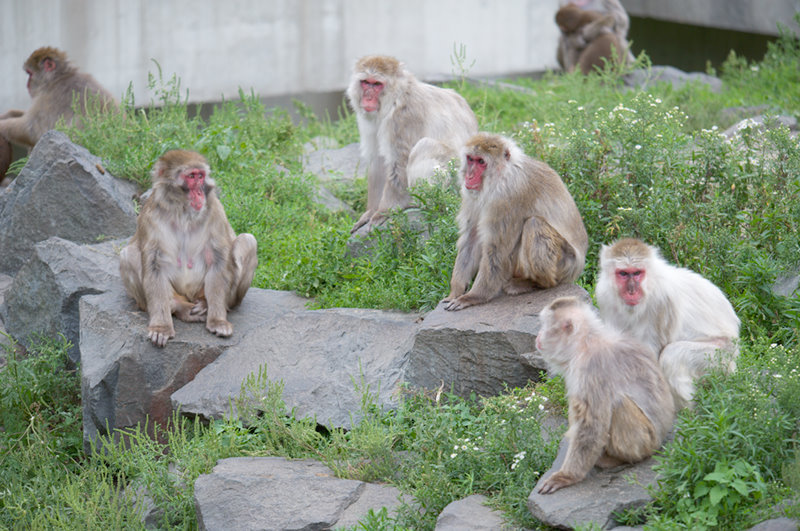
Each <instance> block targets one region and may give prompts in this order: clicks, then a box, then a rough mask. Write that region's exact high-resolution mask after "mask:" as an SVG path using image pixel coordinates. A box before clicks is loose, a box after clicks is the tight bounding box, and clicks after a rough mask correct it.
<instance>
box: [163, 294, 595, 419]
mask: <svg viewBox="0 0 800 531" xmlns="http://www.w3.org/2000/svg"><path fill="white" fill-rule="evenodd" d="M564 295H576V296H580V297H588V295H587V294H586V292H585V291H584V290H583V289H582V288H580V287H578V286H575V285H570V286H561V287H558V288H555V289H553V290H545V291H538V292H534V293H530V294H526V295H520V296H517V297H501V298H499V299H496V300H494V301H492V302H490V303H488V304H485V305H480V306H475V307H472V308H467V309H465V310H462V311H459V312H446V311H445V310H444V309H443V307H442V306H440V307H439V308H437V309H436V310H434V311H433V312H431V313H429V314H428V315H427V316H426V317H425V318H424V320H423V321H422V323H421V324H420V323H418V321H419V316H417V315H413V314H401V313H396V312H385V311H380V310H363V309H342V308H339V309H330V310H306V311H294V312H289V313H287V314H286V315H283V316H281V317H279V318H278V319H276V320H275V321H274V322H271V323H270V324H269V325H268V326H264V327H263V328H261V329H259V330H257V331H256V332H254V333H253V334H251V335H249V336H248V337H247V338H246V339H243V340H242V341H241V342H240V343H239V344H237V345H236V346H235V347H234V348H231V349H229V350H228V351H226V352H225V354H224V355H223V356H220V357H219V358H218V359H217V360H216V361H215V362H214V363H213V364H211V365H209V366H208V367H206V368H205V369H203V370H202V371H201V372H200V373H199V374H198V375H197V377H196V378H195V379H194V381H192V382H191V383H189V384H187V385H186V386H184V387H183V388H181V389H180V390H179V391H177V392H175V393H174V394H173V395H172V402H173V407H174V408H175V409H180V410H181V411H182V412H183V413H185V414H191V415H200V416H202V417H204V418H220V417H222V416H224V415H226V414H229V413H230V408H231V400H232V399H234V398H236V397H238V396H239V394H240V391H241V384H242V381H244V379H245V378H247V377H248V375H250V374H257V373H258V372H259V371H260V370H262V369H264V368H265V369H266V373H267V377H268V379H269V380H271V381H275V380H280V381H282V382H283V383H284V394H283V397H284V401H285V402H286V405H287V408H289V409H293V410H294V411H295V414H296V415H298V416H300V417H304V416H314V417H316V420H317V422H318V423H320V424H323V425H325V426H328V427H344V428H349V427H351V425H352V422H353V421H354V420H358V419H360V413H359V411H360V405H361V394H362V392H363V391H365V390H369V392H370V393H371V394H372V395H374V398H375V400H376V401H377V404H378V405H379V406H381V407H383V408H393V407H395V406H396V404H397V398H398V397H397V394H398V391H399V387H400V386H401V384H403V383H408V384H409V385H411V386H412V387H416V388H425V389H434V388H438V387H440V386H443V388H444V389H447V390H450V389H453V390H454V392H456V393H457V394H460V395H463V396H468V395H469V394H470V393H472V392H475V393H477V394H479V395H487V396H489V395H496V394H498V393H500V392H502V391H503V389H504V388H505V386H506V385H508V386H512V387H513V386H522V385H525V384H526V383H528V381H529V380H538V379H539V374H540V371H541V370H543V369H544V368H545V365H544V362H543V360H542V359H541V358H540V357H539V356H538V355H537V354H536V353H535V342H536V333H537V332H538V329H539V321H538V313H539V311H541V309H542V308H544V306H546V305H547V304H549V302H550V301H551V300H553V299H554V298H556V297H558V296H564Z"/></svg>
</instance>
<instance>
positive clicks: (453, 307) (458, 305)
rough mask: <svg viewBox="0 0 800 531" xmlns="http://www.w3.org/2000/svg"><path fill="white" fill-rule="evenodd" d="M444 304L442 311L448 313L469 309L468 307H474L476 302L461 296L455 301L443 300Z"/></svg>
mask: <svg viewBox="0 0 800 531" xmlns="http://www.w3.org/2000/svg"><path fill="white" fill-rule="evenodd" d="M445 302H446V304H445V305H444V309H445V310H447V311H450V312H456V311H458V310H463V309H464V308H469V307H470V306H475V305H476V304H477V302H475V301H474V300H472V298H470V297H467V296H464V295H462V296H461V297H458V298H457V299H455V300H452V301H449V302H448V301H447V299H445Z"/></svg>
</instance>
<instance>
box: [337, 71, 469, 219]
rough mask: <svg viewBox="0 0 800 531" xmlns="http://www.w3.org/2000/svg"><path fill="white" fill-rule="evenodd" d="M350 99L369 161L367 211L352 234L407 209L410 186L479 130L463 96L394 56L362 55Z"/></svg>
mask: <svg viewBox="0 0 800 531" xmlns="http://www.w3.org/2000/svg"><path fill="white" fill-rule="evenodd" d="M347 99H348V101H349V102H350V106H351V107H352V108H353V109H354V110H355V113H356V120H357V122H358V133H359V136H360V137H361V155H362V157H363V158H364V159H365V160H367V161H368V164H369V171H368V174H367V211H366V212H364V214H363V215H362V216H361V217H360V218H359V220H358V221H357V222H356V224H355V225H354V226H353V232H355V231H356V230H358V229H359V228H360V227H362V226H363V225H366V224H369V225H370V226H373V225H377V224H380V223H381V222H382V221H383V219H384V218H385V216H386V213H387V212H388V211H389V210H391V209H392V208H401V209H402V208H406V207H408V206H409V203H410V201H411V196H410V194H409V192H408V188H409V187H411V186H414V184H416V183H417V182H418V181H420V180H424V179H428V178H430V176H431V175H432V173H433V169H434V168H435V167H436V166H445V165H446V164H447V163H448V162H449V161H450V160H451V159H453V158H456V157H458V149H459V148H460V147H461V145H462V144H463V143H464V141H465V140H466V139H467V138H469V137H470V135H472V134H474V133H476V132H477V131H478V122H477V120H476V118H475V114H474V113H473V112H472V109H470V108H469V105H468V104H467V102H466V101H465V100H464V98H462V97H461V96H460V95H459V94H457V93H456V92H455V91H453V90H450V89H443V88H440V87H435V86H433V85H429V84H427V83H422V82H420V81H418V80H417V78H416V77H414V75H413V74H412V73H411V72H409V71H408V70H406V68H405V66H404V65H403V64H402V63H400V62H399V61H398V60H397V59H395V58H394V57H387V56H382V55H370V56H366V57H363V58H361V59H359V60H358V61H357V62H356V64H355V67H354V68H353V75H352V77H351V78H350V84H349V86H348V88H347Z"/></svg>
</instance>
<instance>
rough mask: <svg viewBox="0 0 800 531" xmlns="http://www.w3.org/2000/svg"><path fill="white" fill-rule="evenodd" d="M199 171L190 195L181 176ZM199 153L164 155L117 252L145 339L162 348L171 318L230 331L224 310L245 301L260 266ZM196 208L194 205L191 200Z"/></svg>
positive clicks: (248, 237)
mask: <svg viewBox="0 0 800 531" xmlns="http://www.w3.org/2000/svg"><path fill="white" fill-rule="evenodd" d="M192 172H201V173H202V174H203V175H204V176H205V179H204V183H203V185H202V186H201V187H198V188H197V189H196V192H195V194H194V195H192V194H191V193H190V188H188V185H187V184H186V182H187V181H186V176H187V175H189V174H191V173H192ZM209 173H210V170H209V167H208V164H207V163H206V160H205V158H204V157H203V156H202V155H200V154H199V153H195V152H192V151H184V150H173V151H168V152H167V153H165V154H164V155H162V156H161V158H159V159H158V161H157V162H156V164H155V166H154V167H153V191H152V194H151V195H150V196H149V197H148V198H147V200H146V201H145V203H144V205H143V206H142V210H141V212H140V213H139V218H138V220H137V225H136V233H135V234H134V236H133V239H131V241H130V244H129V245H128V246H127V247H125V248H124V249H123V250H122V252H121V253H120V274H121V277H122V281H123V283H124V285H125V289H126V291H127V292H128V294H129V295H130V296H131V297H133V299H134V300H135V301H136V303H137V305H138V306H139V308H140V309H142V310H143V311H146V312H148V314H149V316H150V323H149V325H148V328H147V330H148V337H149V338H150V340H151V341H152V342H153V344H154V345H156V346H159V347H163V346H165V345H166V343H167V340H168V339H170V338H172V337H174V336H175V329H174V327H173V323H172V317H171V315H172V314H175V316H176V317H178V319H181V320H182V321H187V322H192V321H202V320H205V321H206V328H207V329H208V330H209V331H210V332H212V333H214V334H216V335H219V336H222V337H227V336H230V335H231V334H232V333H233V325H232V324H231V323H230V322H229V321H228V320H227V312H228V310H229V309H230V308H234V307H236V306H238V305H239V303H240V302H241V301H242V299H243V298H244V296H245V294H246V293H247V289H248V288H249V287H250V284H251V282H252V281H253V274H254V272H255V268H256V265H257V262H258V259H257V256H256V240H255V238H254V237H253V235H252V234H247V233H242V234H240V235H239V236H236V235H235V233H234V232H233V229H232V228H231V225H230V223H228V218H227V216H226V215H225V210H224V209H223V207H222V203H220V201H219V199H218V198H217V194H216V188H215V184H214V181H213V180H212V179H211V178H210V177H209ZM193 199H194V200H195V201H199V202H200V203H202V208H200V209H198V208H197V207H196V206H192V200H193Z"/></svg>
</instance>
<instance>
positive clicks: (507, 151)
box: [503, 148, 511, 160]
mask: <svg viewBox="0 0 800 531" xmlns="http://www.w3.org/2000/svg"><path fill="white" fill-rule="evenodd" d="M503 156H504V157H505V158H506V160H511V151H509V149H508V148H506V151H505V153H503Z"/></svg>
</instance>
